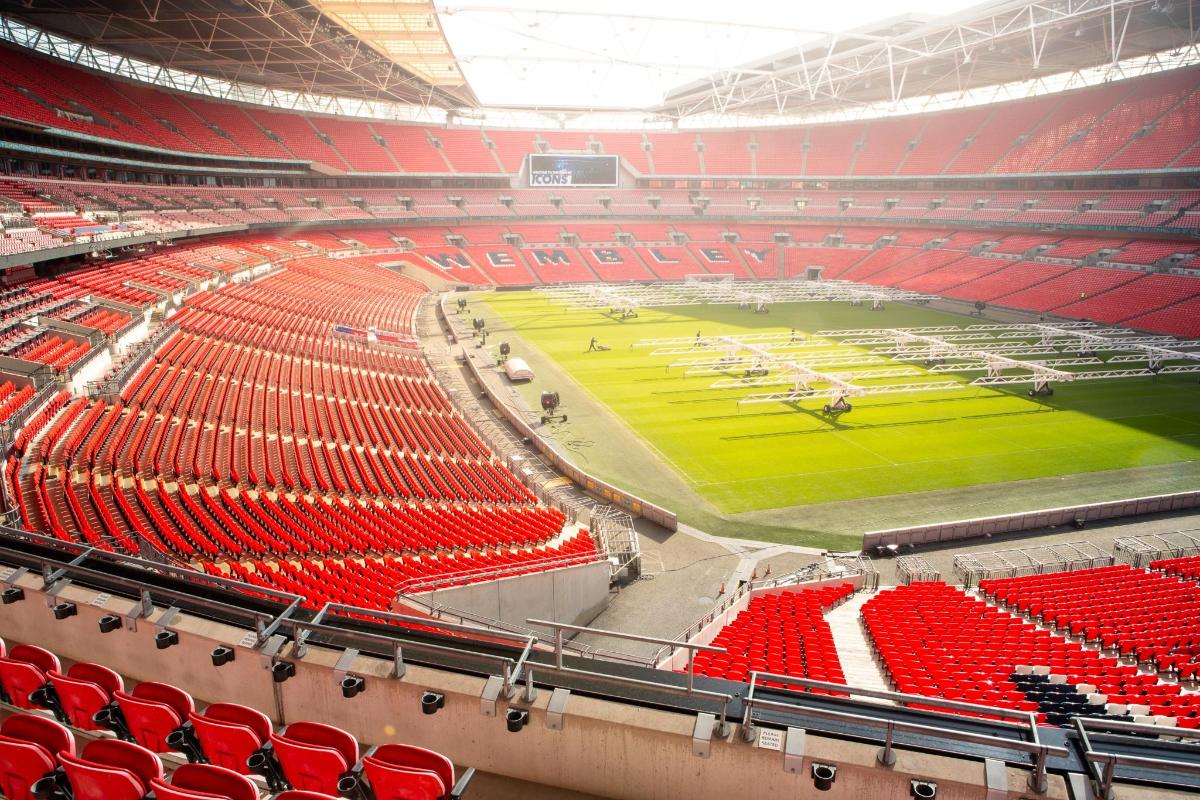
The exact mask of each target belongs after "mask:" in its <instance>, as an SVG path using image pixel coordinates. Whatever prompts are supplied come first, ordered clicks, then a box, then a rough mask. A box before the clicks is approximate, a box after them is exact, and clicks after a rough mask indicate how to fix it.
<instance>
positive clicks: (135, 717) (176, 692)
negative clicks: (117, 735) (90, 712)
mask: <svg viewBox="0 0 1200 800" xmlns="http://www.w3.org/2000/svg"><path fill="white" fill-rule="evenodd" d="M113 699H114V701H115V703H116V706H117V708H118V709H119V710H120V716H121V720H120V722H119V723H118V726H120V725H123V726H124V728H125V732H126V733H128V735H129V736H130V737H131V738H132V739H133V740H134V741H135V742H137V743H138V744H140V745H142V746H143V747H147V748H149V749H150V750H152V751H154V752H155V753H165V752H167V751H168V750H172V749H174V748H172V747H171V746H170V745H169V744H168V743H167V737H168V736H170V735H171V733H172V732H173V731H175V730H176V729H177V728H179V727H180V726H181V725H182V724H183V721H184V720H186V719H187V718H188V714H190V713H191V712H192V711H193V710H194V709H195V705H194V704H193V703H192V698H191V696H189V695H188V694H187V693H186V692H184V691H183V690H182V689H177V688H175V687H174V686H171V685H170V684H166V683H155V682H153V681H147V682H145V683H139V684H138V685H137V686H135V687H134V688H133V692H132V693H127V692H124V691H116V692H113ZM111 708H112V707H111V706H110V707H109V708H108V709H107V712H108V714H109V718H110V719H111V717H112V714H111ZM101 713H105V712H101ZM98 722H101V724H105V723H104V722H103V721H100V720H98Z"/></svg>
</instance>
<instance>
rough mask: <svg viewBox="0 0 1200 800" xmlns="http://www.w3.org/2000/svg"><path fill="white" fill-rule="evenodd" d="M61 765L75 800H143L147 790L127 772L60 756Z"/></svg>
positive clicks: (64, 754) (68, 756)
mask: <svg viewBox="0 0 1200 800" xmlns="http://www.w3.org/2000/svg"><path fill="white" fill-rule="evenodd" d="M58 761H59V763H60V764H62V768H63V773H64V774H65V775H66V777H67V783H69V784H70V785H71V791H72V793H73V795H74V797H75V800H142V798H144V797H145V796H146V786H145V785H144V784H143V783H142V782H141V781H140V780H138V778H137V777H136V776H135V775H134V774H133V773H132V772H129V771H128V770H123V769H118V768H116V767H109V766H104V765H102V764H94V763H92V762H90V761H85V760H83V759H80V758H76V757H75V756H73V755H71V754H69V753H60V754H59V756H58Z"/></svg>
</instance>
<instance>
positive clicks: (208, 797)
mask: <svg viewBox="0 0 1200 800" xmlns="http://www.w3.org/2000/svg"><path fill="white" fill-rule="evenodd" d="M150 789H151V791H153V792H154V798H155V800H228V798H226V797H223V796H222V795H219V794H210V793H209V792H193V791H189V790H187V789H180V788H179V787H178V786H172V785H171V784H169V783H167V782H166V781H163V780H159V779H157V778H155V779H154V780H153V781H151V782H150Z"/></svg>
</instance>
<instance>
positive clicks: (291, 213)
mask: <svg viewBox="0 0 1200 800" xmlns="http://www.w3.org/2000/svg"><path fill="white" fill-rule="evenodd" d="M4 191H8V192H10V193H13V194H22V195H32V194H34V193H37V194H40V195H45V196H47V197H51V198H54V199H55V200H57V201H60V202H61V203H63V204H64V205H72V206H80V205H89V206H90V207H91V208H93V209H94V210H97V211H124V212H125V213H124V215H123V218H124V219H125V220H126V222H125V223H124V229H125V230H126V231H134V230H136V229H137V228H138V227H139V226H142V225H145V224H149V223H151V222H152V221H153V220H155V219H156V218H157V219H158V220H159V221H160V222H166V221H170V220H175V221H180V222H189V223H192V225H193V226H200V225H201V224H202V223H205V222H210V223H213V224H228V223H231V222H233V223H237V222H245V223H249V222H271V221H275V222H281V221H282V222H286V221H291V220H301V219H303V220H305V221H320V220H325V221H328V222H330V223H331V224H333V223H336V221H337V220H338V219H339V218H358V219H370V218H372V217H376V216H378V217H389V218H400V219H409V220H414V221H419V220H420V219H422V218H432V217H458V218H461V219H462V221H471V222H473V221H474V220H471V219H470V218H472V217H485V216H486V217H507V218H510V220H511V224H510V225H509V226H499V227H497V226H495V225H494V224H491V223H488V224H485V225H480V226H478V227H477V232H478V233H480V234H482V233H483V232H484V231H485V229H486V230H488V231H490V232H491V233H493V234H497V235H491V236H490V237H487V238H480V239H475V238H471V237H470V236H469V237H468V241H469V242H470V243H471V244H488V243H499V242H500V241H501V238H500V236H499V235H498V234H499V233H505V232H512V233H517V234H520V235H522V237H523V238H524V241H525V243H527V244H538V245H544V244H551V243H555V242H558V241H559V236H558V235H557V233H556V232H555V229H556V228H558V227H560V226H550V227H549V228H548V231H549V235H548V236H544V235H538V236H534V235H533V234H532V233H530V232H529V231H530V229H534V228H542V229H547V226H545V225H544V224H540V223H539V224H538V225H535V226H527V225H524V224H522V223H521V219H522V218H523V217H527V216H543V217H546V216H555V215H558V216H562V217H564V218H568V219H569V218H571V217H596V216H599V215H604V216H607V217H610V218H613V219H621V218H623V217H630V218H636V217H645V216H647V215H651V214H655V213H663V214H675V215H687V216H691V215H692V214H693V213H694V212H693V207H694V206H695V204H696V201H697V200H698V199H699V198H703V199H704V201H705V202H706V203H707V204H708V210H709V212H710V213H712V214H714V215H716V214H722V215H728V216H737V217H754V216H757V215H758V214H760V213H763V214H771V215H773V216H786V217H787V218H789V219H791V220H804V219H806V218H813V217H822V218H830V217H832V218H838V219H843V220H847V221H851V220H859V219H862V220H872V219H873V220H893V221H908V220H921V221H923V222H926V223H931V224H932V223H936V222H938V221H939V220H946V221H950V220H955V221H965V222H970V223H972V224H975V225H978V224H980V223H986V222H1004V223H1006V224H1018V225H1020V224H1023V225H1025V226H1027V227H1041V226H1045V225H1047V224H1071V225H1083V226H1099V227H1107V228H1111V227H1114V226H1130V227H1140V228H1145V227H1162V226H1164V225H1166V226H1170V227H1184V228H1187V227H1197V225H1196V224H1195V222H1194V220H1190V219H1186V217H1187V216H1188V214H1187V213H1186V212H1187V210H1188V208H1189V207H1190V206H1192V205H1194V204H1195V203H1196V201H1197V199H1198V194H1197V192H1195V191H1193V190H1182V189H1160V190H1152V191H1146V190H1130V189H1096V190H1075V191H1062V192H1048V191H1039V190H1024V191H1016V190H988V189H977V190H972V191H963V190H940V191H937V190H935V191H931V190H927V189H921V190H914V189H904V188H898V189H892V190H887V191H881V190H871V189H857V188H855V189H843V190H825V189H813V190H803V191H800V190H784V189H762V190H754V189H706V190H688V189H613V190H594V191H589V190H586V189H576V190H574V191H572V192H571V193H569V194H566V195H565V196H563V197H562V198H561V200H562V202H561V203H560V204H559V205H554V204H551V203H550V202H549V200H548V199H547V198H548V197H549V195H548V194H547V193H546V192H544V191H540V190H536V189H509V188H505V189H490V190H488V189H461V190H458V189H454V190H449V189H423V188H413V189H404V190H394V189H393V190H373V189H359V188H349V189H328V188H305V189H283V188H269V189H259V188H238V187H198V186H187V187H181V186H161V185H144V184H136V183H113V182H106V181H99V180H93V181H86V180H65V179H55V178H9V177H3V176H0V198H2V197H3V194H2V192H4ZM401 198H403V200H402V199H401ZM451 198H452V199H453V203H452V202H451ZM501 198H508V199H509V200H511V203H510V204H506V203H503V202H501ZM651 199H653V200H654V204H653V205H652V204H651V202H650V200H651ZM751 201H753V203H752V202H751ZM356 204H358V205H356ZM455 204H457V205H455ZM131 208H132V209H133V210H130V209H131ZM36 222H37V218H34V217H27V218H26V219H24V220H22V225H10V226H9V227H10V229H14V228H22V230H11V231H10V232H11V233H12V234H13V235H14V236H17V235H25V234H27V233H29V234H39V235H41V232H40V231H38V230H37V228H36ZM567 225H568V226H569V227H570V228H571V229H573V230H575V229H578V228H580V227H581V226H580V225H579V224H578V223H567ZM455 227H456V231H455V232H458V231H457V229H458V226H457V225H456V226H455ZM599 227H602V226H599ZM622 227H624V226H622ZM652 227H653V226H652ZM730 227H732V228H733V229H735V230H736V229H741V228H743V227H744V226H742V225H737V226H730ZM506 228H507V230H506ZM612 229H613V228H612V227H611V226H610V227H609V228H608V231H609V232H608V233H602V234H600V235H592V234H588V235H584V234H583V233H580V236H581V238H582V239H583V240H584V241H595V242H607V243H610V244H611V243H615V242H616V238H615V237H614V236H613V234H612V232H611V231H612ZM432 230H436V231H438V232H437V233H436V234H435V235H434V237H435V238H433V240H432V241H425V240H423V237H425V236H426V234H424V233H422V232H421V231H419V230H418V231H416V232H414V233H413V234H411V235H410V234H409V233H408V231H407V230H406V229H403V228H401V229H397V230H395V231H394V235H395V236H397V237H404V238H411V239H412V240H413V241H414V243H416V244H418V245H427V244H445V238H444V236H445V234H447V233H450V231H449V230H448V229H446V228H445V227H444V223H443V226H442V227H441V228H439V229H432ZM625 230H627V231H630V232H633V231H634V230H635V229H630V228H628V227H626V228H625ZM475 232H476V231H473V232H472V233H475ZM346 233H349V234H351V237H350V238H353V234H354V233H356V231H346ZM637 238H640V239H641V240H642V241H646V242H655V241H666V240H668V238H669V237H668V236H667V235H665V233H664V234H660V235H658V236H650V237H646V236H638V237H637ZM693 239H695V237H693ZM711 240H712V241H719V240H720V239H719V238H714V239H711ZM756 240H757V241H770V237H763V238H758V239H756ZM58 241H59V243H60V244H61V243H62V241H63V240H62V238H59V239H58ZM364 244H365V242H364ZM394 244H395V242H394V241H387V242H386V243H384V244H383V245H382V246H385V247H391V246H393V245H394ZM1139 263H1141V262H1139ZM1144 263H1152V262H1144Z"/></svg>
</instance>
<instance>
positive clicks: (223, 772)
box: [158, 764, 258, 800]
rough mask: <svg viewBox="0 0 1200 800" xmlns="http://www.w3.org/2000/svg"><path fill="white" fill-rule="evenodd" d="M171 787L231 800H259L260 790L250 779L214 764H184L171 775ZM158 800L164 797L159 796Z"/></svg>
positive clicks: (162, 799)
mask: <svg viewBox="0 0 1200 800" xmlns="http://www.w3.org/2000/svg"><path fill="white" fill-rule="evenodd" d="M171 786H172V787H174V788H175V789H181V790H183V791H187V792H199V793H202V794H211V795H216V796H217V797H226V798H229V800H258V789H257V788H255V786H254V783H253V782H251V780H250V779H249V778H247V777H246V776H244V775H239V774H238V773H236V772H234V771H233V770H229V769H225V768H224V767H217V766H213V765H212V764H183V765H182V766H180V767H179V768H178V769H176V770H175V772H174V774H172V775H171ZM158 800H165V799H164V796H163V795H158Z"/></svg>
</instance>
